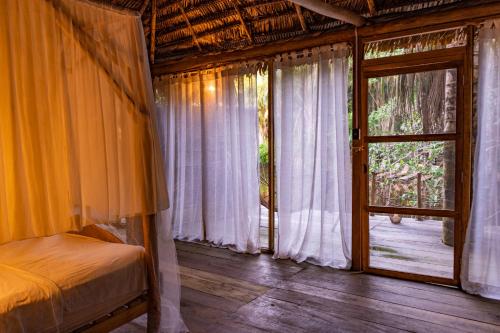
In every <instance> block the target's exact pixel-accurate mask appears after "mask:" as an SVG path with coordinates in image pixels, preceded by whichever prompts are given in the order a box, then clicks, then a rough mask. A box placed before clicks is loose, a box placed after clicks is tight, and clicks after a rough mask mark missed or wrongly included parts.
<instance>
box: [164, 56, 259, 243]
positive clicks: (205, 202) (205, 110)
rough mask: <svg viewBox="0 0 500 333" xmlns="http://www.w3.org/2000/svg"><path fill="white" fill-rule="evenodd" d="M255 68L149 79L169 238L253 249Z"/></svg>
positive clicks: (255, 226) (238, 67)
mask: <svg viewBox="0 0 500 333" xmlns="http://www.w3.org/2000/svg"><path fill="white" fill-rule="evenodd" d="M257 70H258V67H257V65H256V64H243V65H233V66H228V67H223V68H217V69H213V70H208V71H204V72H197V73H190V74H183V75H178V76H169V77H163V78H162V79H161V80H157V81H155V91H156V101H157V105H158V112H159V119H160V126H161V131H160V132H161V140H162V148H163V153H164V156H165V158H166V161H165V163H166V165H167V180H168V183H169V184H170V187H169V190H170V193H169V194H170V198H171V208H170V209H169V210H168V212H167V214H168V216H169V218H170V220H171V221H172V223H173V225H174V237H176V238H178V239H184V240H190V241H193V240H207V241H209V242H212V243H214V244H216V245H219V246H227V247H229V248H231V249H233V250H235V251H238V252H250V253H256V252H258V251H259V247H260V246H259V221H260V199H259V174H258V161H259V160H258V108H257Z"/></svg>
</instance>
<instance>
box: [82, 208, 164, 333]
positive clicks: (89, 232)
mask: <svg viewBox="0 0 500 333" xmlns="http://www.w3.org/2000/svg"><path fill="white" fill-rule="evenodd" d="M142 230H143V233H144V249H145V250H146V267H147V277H148V290H147V292H145V293H144V294H143V295H141V296H139V297H137V298H135V299H134V300H132V301H131V302H129V303H127V304H124V305H122V306H120V307H119V308H117V309H115V310H114V311H112V312H110V313H109V314H107V315H105V316H103V317H101V318H96V319H95V320H94V321H92V322H90V323H87V324H85V325H84V326H81V327H79V328H77V329H76V330H73V332H75V333H100V332H109V331H111V330H113V329H115V328H118V327H120V326H122V325H124V324H126V323H128V322H130V321H132V320H134V319H135V318H137V317H139V316H141V315H143V314H145V313H147V314H148V327H147V332H148V333H154V332H157V331H158V330H159V326H160V306H161V299H160V288H159V280H158V272H159V270H158V255H157V254H158V244H157V238H156V237H157V229H156V221H155V217H154V215H148V216H143V217H142ZM78 234H79V235H83V236H87V237H92V238H96V239H100V240H102V241H105V242H110V243H121V244H123V241H122V240H121V239H120V238H118V237H117V236H115V235H113V234H112V233H111V232H109V231H107V230H104V229H102V228H99V227H98V226H96V225H89V226H86V227H84V228H83V229H82V231H80V232H78Z"/></svg>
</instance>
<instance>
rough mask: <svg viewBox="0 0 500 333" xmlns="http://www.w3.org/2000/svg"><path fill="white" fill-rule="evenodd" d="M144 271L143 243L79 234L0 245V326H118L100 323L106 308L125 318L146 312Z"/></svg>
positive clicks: (14, 329) (68, 328)
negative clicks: (112, 240) (107, 239)
mask: <svg viewBox="0 0 500 333" xmlns="http://www.w3.org/2000/svg"><path fill="white" fill-rule="evenodd" d="M146 272H147V260H146V253H145V250H144V248H143V247H142V246H134V245H126V244H120V243H118V242H109V241H104V240H101V239H97V238H94V237H88V236H84V235H80V234H69V233H66V234H59V235H54V236H50V237H40V238H33V239H27V240H21V241H14V242H10V243H6V244H3V245H0V332H18V331H24V332H57V331H61V332H71V331H75V330H78V331H85V330H88V331H105V330H107V329H111V328H114V327H117V326H119V325H118V324H116V325H106V326H102V325H101V326H99V325H100V324H102V323H103V322H105V320H107V319H109V318H110V317H111V316H110V315H109V314H110V313H115V312H117V313H118V314H121V315H122V316H123V315H124V314H125V313H126V317H127V321H128V320H130V319H131V317H133V316H138V315H140V314H142V313H144V312H146V309H147V306H146V304H147V302H146V300H147V296H146V295H147V290H148V276H147V273H146ZM131 303H134V306H130V304H131ZM125 304H128V305H127V306H125V307H123V305H125ZM131 309H134V311H132V313H130V310H131ZM99 319H100V320H99ZM96 325H97V326H96ZM96 327H97V328H96ZM99 327H100V328H99ZM23 329H24V330H23Z"/></svg>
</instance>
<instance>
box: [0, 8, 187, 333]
mask: <svg viewBox="0 0 500 333" xmlns="http://www.w3.org/2000/svg"><path fill="white" fill-rule="evenodd" d="M0 46H1V47H0V243H5V242H10V241H16V240H20V239H25V238H32V237H42V236H49V235H54V234H57V233H62V232H67V231H78V230H81V229H82V228H83V227H84V226H86V225H89V224H97V223H111V222H116V223H118V224H120V221H122V222H123V221H125V220H129V221H132V220H134V219H135V220H137V219H139V220H140V217H141V216H143V215H152V214H155V213H159V212H161V211H162V210H165V209H166V208H167V207H168V198H167V189H166V183H165V178H164V172H163V171H164V170H163V167H164V166H163V159H162V157H161V150H160V146H159V140H158V139H159V137H158V132H157V124H156V118H155V112H154V110H155V109H154V99H153V90H152V85H151V77H150V69H149V64H148V60H147V53H146V46H145V40H144V32H143V29H142V23H141V18H140V15H139V14H138V13H135V12H128V11H117V10H114V9H110V8H107V7H103V6H98V5H95V4H93V3H91V2H88V1H75V0H9V1H0ZM158 217H159V218H160V217H161V214H159V215H158ZM159 222H160V221H159ZM108 227H109V228H112V227H111V226H108ZM158 228H159V230H160V231H161V232H159V233H158V246H159V256H160V258H159V261H160V262H161V263H162V265H163V266H162V267H161V268H160V269H161V271H162V272H163V273H164V274H162V281H161V284H162V287H163V291H162V292H163V294H162V310H163V311H162V317H161V319H162V323H161V328H162V331H163V332H179V331H182V330H184V329H185V327H184V324H183V322H182V319H181V318H180V312H179V294H180V287H179V281H178V273H177V270H178V268H177V262H176V260H177V259H176V254H175V250H174V249H175V248H174V244H173V240H172V235H171V231H170V227H169V226H168V225H165V224H162V223H160V226H159V227H158ZM119 236H120V237H121V238H122V239H123V240H124V241H128V240H129V239H128V237H125V235H123V234H120V235H119Z"/></svg>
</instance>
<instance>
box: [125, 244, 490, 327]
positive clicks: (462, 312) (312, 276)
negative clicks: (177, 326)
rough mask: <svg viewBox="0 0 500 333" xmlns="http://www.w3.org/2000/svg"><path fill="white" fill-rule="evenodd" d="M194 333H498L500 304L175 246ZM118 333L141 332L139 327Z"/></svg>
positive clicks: (451, 291)
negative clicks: (406, 332)
mask: <svg viewBox="0 0 500 333" xmlns="http://www.w3.org/2000/svg"><path fill="white" fill-rule="evenodd" d="M176 245H177V249H178V251H177V252H178V258H179V264H180V266H181V281H182V301H181V311H182V315H183V317H184V320H185V322H186V324H187V326H188V327H189V329H190V330H191V332H194V333H197V332H210V333H215V332H221V333H225V332H227V333H239V332H280V333H281V332H286V333H288V332H315V333H316V332H401V331H409V332H425V333H431V332H500V302H495V301H489V300H485V299H482V298H479V297H474V296H470V295H468V294H465V293H463V292H461V291H459V290H456V289H452V288H447V287H441V286H436V285H428V284H421V283H415V282H408V281H402V280H395V279H389V278H384V277H379V276H373V275H367V274H362V273H352V272H343V271H338V270H334V269H325V268H319V267H316V266H313V265H309V264H296V263H293V262H291V261H289V260H278V261H277V260H273V259H272V258H271V257H270V256H269V255H260V256H251V255H242V254H237V253H234V252H231V251H229V250H225V249H216V248H210V247H206V246H203V245H196V244H188V243H181V242H177V243H176ZM141 322H142V323H143V322H144V318H141V319H140V320H139V321H138V322H136V323H131V324H128V325H126V326H124V327H122V328H121V329H120V330H119V331H120V332H142V331H144V329H143V328H142V330H141V327H143V326H142V325H141V324H140V323H141Z"/></svg>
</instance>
